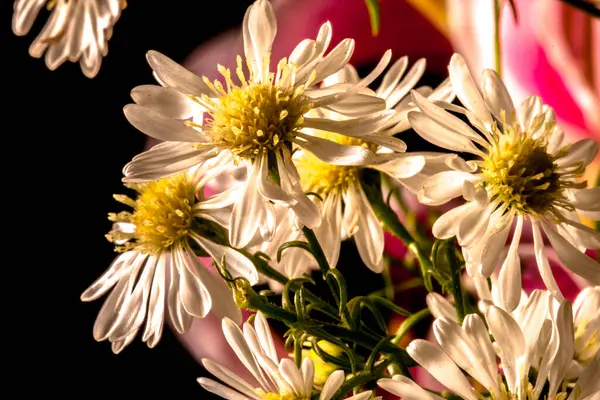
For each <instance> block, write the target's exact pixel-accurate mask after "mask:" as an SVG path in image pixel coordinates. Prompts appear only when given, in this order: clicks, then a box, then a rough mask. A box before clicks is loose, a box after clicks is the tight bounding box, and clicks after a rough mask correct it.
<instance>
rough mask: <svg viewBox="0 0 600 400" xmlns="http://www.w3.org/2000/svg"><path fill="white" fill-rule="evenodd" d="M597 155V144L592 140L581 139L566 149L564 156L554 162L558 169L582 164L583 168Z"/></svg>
mask: <svg viewBox="0 0 600 400" xmlns="http://www.w3.org/2000/svg"><path fill="white" fill-rule="evenodd" d="M596 154H598V143H597V142H596V141H595V140H594V139H589V138H588V139H581V140H579V141H577V142H575V143H573V144H572V145H570V146H569V147H568V153H567V155H566V156H564V157H561V158H559V159H557V160H556V164H557V165H558V166H559V167H566V166H568V165H570V164H573V163H577V162H583V166H584V167H585V166H587V165H588V164H589V163H591V162H592V161H593V160H594V158H595V157H596Z"/></svg>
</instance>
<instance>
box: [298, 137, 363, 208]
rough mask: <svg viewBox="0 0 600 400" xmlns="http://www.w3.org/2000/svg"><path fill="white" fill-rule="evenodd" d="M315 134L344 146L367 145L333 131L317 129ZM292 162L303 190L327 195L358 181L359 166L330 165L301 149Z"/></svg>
mask: <svg viewBox="0 0 600 400" xmlns="http://www.w3.org/2000/svg"><path fill="white" fill-rule="evenodd" d="M315 133H316V135H317V136H318V137H320V138H323V139H327V140H329V141H332V142H335V143H338V144H342V145H346V146H364V147H369V145H368V144H367V143H365V142H364V141H362V140H360V139H356V138H352V137H348V136H344V135H340V134H337V133H333V132H325V131H317V132H315ZM294 164H296V168H297V169H298V173H299V174H300V181H301V182H302V187H303V189H304V191H305V192H314V193H318V194H319V195H323V196H327V195H328V194H329V193H332V192H336V193H342V192H343V191H344V190H345V189H346V188H347V187H348V186H349V185H350V184H352V183H355V182H358V178H359V174H360V167H351V166H342V165H332V164H328V163H326V162H325V161H322V160H320V159H319V158H317V157H316V156H314V155H313V154H312V153H310V152H307V151H303V152H301V153H298V154H297V155H295V156H294Z"/></svg>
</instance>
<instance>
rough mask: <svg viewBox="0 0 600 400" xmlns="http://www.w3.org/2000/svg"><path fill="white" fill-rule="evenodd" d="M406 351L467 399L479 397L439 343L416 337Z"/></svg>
mask: <svg viewBox="0 0 600 400" xmlns="http://www.w3.org/2000/svg"><path fill="white" fill-rule="evenodd" d="M406 351H407V352H408V354H409V355H410V356H411V357H412V358H413V359H414V360H415V361H416V362H418V363H419V364H420V365H421V366H422V367H423V368H425V369H426V370H427V371H428V372H429V373H430V374H431V375H433V377H434V378H435V379H437V380H438V381H439V382H440V383H441V384H442V385H444V386H446V387H447V388H448V389H450V390H452V391H453V392H455V393H456V394H458V395H460V396H462V397H463V398H465V399H467V400H476V399H477V397H476V396H475V395H474V394H473V389H472V388H471V385H470V384H469V381H467V378H465V376H464V375H463V373H462V372H461V371H460V369H459V368H458V367H457V366H456V364H455V363H454V361H452V359H451V358H450V357H448V355H447V354H446V353H445V352H444V350H442V348H441V347H440V346H439V345H437V344H434V343H430V342H428V341H426V340H423V339H415V340H413V341H412V342H411V343H410V344H409V345H408V347H407V348H406Z"/></svg>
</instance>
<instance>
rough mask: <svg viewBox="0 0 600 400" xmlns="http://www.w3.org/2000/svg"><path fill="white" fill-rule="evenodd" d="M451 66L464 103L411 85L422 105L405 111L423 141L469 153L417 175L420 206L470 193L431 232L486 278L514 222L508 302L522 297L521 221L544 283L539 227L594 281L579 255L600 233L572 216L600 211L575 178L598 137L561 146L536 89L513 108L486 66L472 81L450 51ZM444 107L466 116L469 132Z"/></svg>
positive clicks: (566, 260) (596, 273) (547, 273)
mask: <svg viewBox="0 0 600 400" xmlns="http://www.w3.org/2000/svg"><path fill="white" fill-rule="evenodd" d="M449 72H450V81H451V83H452V88H453V90H454V91H455V92H456V95H457V97H458V98H459V100H460V101H461V103H462V104H463V105H464V106H465V107H464V108H463V107H459V106H455V105H452V104H448V103H444V102H437V103H436V104H434V103H433V102H430V101H428V100H426V99H424V98H423V97H422V96H420V95H419V94H418V93H416V92H414V93H413V98H414V100H415V102H416V103H417V105H418V106H419V108H420V112H417V111H413V112H411V113H409V116H408V118H409V121H410V123H411V125H412V126H413V128H414V129H415V130H416V131H417V133H418V134H419V135H421V136H422V137H423V138H424V139H426V140H428V141H429V142H431V143H433V144H435V145H438V146H440V147H444V148H446V149H448V150H452V151H455V152H460V153H467V154H469V156H470V157H473V158H474V159H473V160H471V161H466V162H465V161H462V160H461V159H459V158H456V159H452V160H451V163H449V164H450V165H452V167H453V170H452V171H444V172H441V173H438V174H435V175H433V176H432V177H430V178H428V179H427V180H426V181H425V182H424V183H423V185H422V188H421V190H420V191H419V200H420V201H421V202H422V203H424V204H428V205H440V204H444V203H446V202H448V201H450V200H451V199H454V198H456V197H459V196H461V195H462V196H463V197H464V199H465V200H467V202H466V204H464V205H462V206H459V207H456V208H454V209H452V210H450V211H448V212H447V213H446V214H444V215H442V216H441V217H440V218H439V219H438V220H437V221H436V222H435V224H434V226H433V234H434V235H435V236H436V237H437V238H440V239H446V238H450V237H453V236H456V237H457V239H458V242H459V244H460V245H461V246H462V248H463V253H464V254H465V258H466V261H467V272H468V273H469V274H470V275H471V276H473V275H475V274H476V273H482V274H483V275H484V276H485V277H489V276H490V275H491V274H492V272H493V271H494V269H495V268H496V266H497V264H498V262H499V261H500V258H501V255H502V253H503V250H504V246H505V243H506V241H507V238H508V235H509V231H510V228H511V226H512V225H513V222H514V221H516V228H515V232H514V235H513V237H512V242H511V245H510V248H509V251H508V255H507V256H506V258H505V259H504V263H503V265H502V269H501V272H500V274H499V281H500V282H503V286H504V288H505V290H503V291H502V293H501V295H502V296H504V299H503V303H504V304H505V305H506V306H507V308H508V309H514V308H515V307H516V306H517V305H518V304H519V300H520V296H521V270H520V265H519V264H520V263H519V256H518V248H519V241H520V237H521V232H522V230H523V225H524V224H525V223H526V222H529V223H531V225H532V228H533V237H534V247H535V253H536V259H537V264H538V267H539V269H540V275H541V276H542V278H543V280H544V283H545V284H546V286H547V287H548V289H549V290H552V291H553V292H555V293H558V294H560V289H559V287H558V285H557V283H556V281H555V279H554V277H553V275H552V271H551V269H550V264H549V262H548V258H547V256H546V254H544V244H543V239H542V231H543V232H545V234H546V236H547V237H548V239H549V241H550V244H551V245H552V247H553V248H554V250H555V251H556V254H557V256H558V258H559V260H560V261H561V263H563V264H564V265H565V267H567V268H568V269H570V270H571V271H573V272H574V273H576V274H577V275H579V276H581V277H583V278H585V279H587V280H588V281H590V282H591V283H592V284H595V285H598V284H600V264H598V263H597V262H596V261H594V260H593V259H592V258H590V257H588V256H587V255H585V253H584V251H585V250H586V249H597V248H600V232H597V231H595V230H593V229H591V228H589V227H587V226H585V225H583V224H582V223H581V221H580V219H579V216H578V215H577V211H580V212H582V213H585V214H586V215H587V216H588V217H592V218H595V219H599V218H600V212H599V211H600V208H599V207H600V188H591V189H586V183H585V182H577V181H576V179H577V178H578V177H580V176H581V175H582V174H583V173H584V171H585V167H586V166H587V165H588V164H589V163H590V162H591V161H592V160H593V159H594V157H595V156H596V154H597V152H598V144H597V143H596V142H594V141H593V140H591V139H583V140H580V141H578V142H576V143H573V144H565V145H563V143H562V141H563V132H562V130H561V129H560V128H559V127H558V126H557V125H556V123H555V119H554V111H553V110H552V109H551V108H550V107H548V106H546V105H543V104H542V103H541V100H540V99H539V98H537V97H530V98H529V99H527V100H525V101H524V102H523V103H522V104H521V106H520V107H519V108H518V109H516V108H515V106H514V105H513V103H512V100H511V97H510V95H509V94H508V92H507V90H506V88H505V86H504V84H503V82H502V81H501V79H500V78H499V77H498V75H497V74H496V73H495V72H494V71H492V70H486V71H484V73H483V75H482V84H481V88H478V87H477V86H476V85H475V83H474V81H473V78H472V76H471V73H470V72H469V70H468V68H467V66H466V64H465V61H464V59H463V58H462V57H461V56H460V55H458V54H455V55H454V56H453V57H452V59H451V61H450V65H449ZM449 111H451V112H455V113H459V114H463V115H465V116H466V117H467V119H468V120H469V122H470V123H471V125H473V126H474V127H475V128H476V130H474V129H472V128H471V127H470V126H469V125H467V124H466V123H465V122H463V121H462V120H460V119H459V118H457V117H456V116H454V115H452V114H451V113H450V112H449Z"/></svg>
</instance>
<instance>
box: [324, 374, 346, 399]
mask: <svg viewBox="0 0 600 400" xmlns="http://www.w3.org/2000/svg"><path fill="white" fill-rule="evenodd" d="M344 379H345V375H344V371H342V370H337V371H335V372H333V373H331V375H329V377H328V378H327V381H326V382H325V385H323V389H321V395H320V396H319V400H329V399H331V398H332V397H333V395H334V394H335V392H336V391H337V390H338V389H339V388H340V386H342V383H344Z"/></svg>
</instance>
